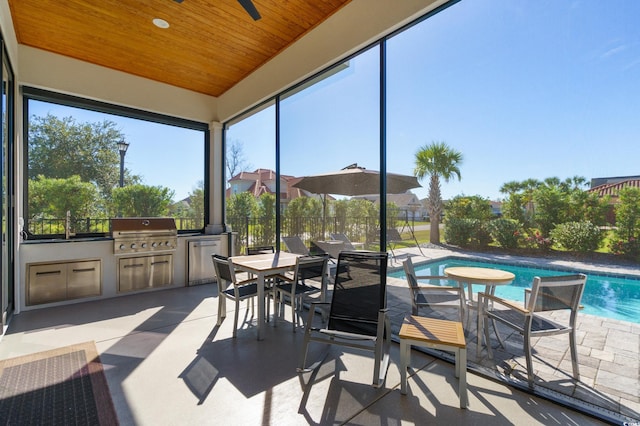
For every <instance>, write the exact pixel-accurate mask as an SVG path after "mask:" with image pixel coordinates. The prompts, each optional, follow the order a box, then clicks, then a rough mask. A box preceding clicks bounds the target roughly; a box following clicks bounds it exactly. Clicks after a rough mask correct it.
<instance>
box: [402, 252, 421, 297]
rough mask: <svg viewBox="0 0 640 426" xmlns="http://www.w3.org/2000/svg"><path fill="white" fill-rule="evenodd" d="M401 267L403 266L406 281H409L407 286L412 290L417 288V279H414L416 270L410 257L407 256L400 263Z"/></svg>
mask: <svg viewBox="0 0 640 426" xmlns="http://www.w3.org/2000/svg"><path fill="white" fill-rule="evenodd" d="M402 267H403V268H404V274H405V275H406V276H407V282H408V283H409V287H410V288H411V289H412V290H415V289H417V288H418V280H417V279H416V270H415V268H414V267H413V262H412V261H411V258H408V259H407V260H405V261H404V262H403V263H402Z"/></svg>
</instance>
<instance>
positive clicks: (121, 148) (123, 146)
mask: <svg viewBox="0 0 640 426" xmlns="http://www.w3.org/2000/svg"><path fill="white" fill-rule="evenodd" d="M128 148H129V144H128V143H126V142H125V141H124V139H120V141H119V142H118V151H120V188H122V187H123V186H124V156H125V154H126V153H127V149H128Z"/></svg>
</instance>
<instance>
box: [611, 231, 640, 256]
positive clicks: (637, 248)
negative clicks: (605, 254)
mask: <svg viewBox="0 0 640 426" xmlns="http://www.w3.org/2000/svg"><path fill="white" fill-rule="evenodd" d="M609 248H610V249H611V252H612V253H613V254H615V255H618V256H624V257H628V258H630V259H637V260H640V240H638V239H636V238H633V237H631V238H629V239H628V240H626V241H625V240H613V241H611V244H610V245H609Z"/></svg>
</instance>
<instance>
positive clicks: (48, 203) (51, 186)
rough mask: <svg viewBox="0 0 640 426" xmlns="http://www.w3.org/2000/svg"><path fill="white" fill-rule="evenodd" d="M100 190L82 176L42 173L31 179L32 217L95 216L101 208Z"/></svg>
mask: <svg viewBox="0 0 640 426" xmlns="http://www.w3.org/2000/svg"><path fill="white" fill-rule="evenodd" d="M97 200H98V191H97V189H96V187H95V186H94V185H93V184H91V183H89V182H82V181H81V179H80V176H77V175H74V176H71V177H68V178H64V179H62V178H60V179H52V178H46V177H44V176H42V175H40V176H37V177H36V178H35V179H32V180H30V181H29V204H30V209H29V215H30V219H38V218H40V219H44V218H46V219H51V218H64V217H66V213H67V211H70V212H71V214H72V215H73V217H75V218H78V217H91V216H92V215H94V214H95V213H96V210H97V204H96V203H97Z"/></svg>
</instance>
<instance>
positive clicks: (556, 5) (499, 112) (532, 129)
mask: <svg viewBox="0 0 640 426" xmlns="http://www.w3.org/2000/svg"><path fill="white" fill-rule="evenodd" d="M639 16H640V1H637V0H607V1H604V0H599V1H598V0H575V1H569V0H548V1H543V0H507V1H505V0H462V1H461V2H459V3H458V4H455V5H453V6H451V7H450V8H448V9H446V10H445V11H443V12H441V13H439V14H438V15H435V16H433V17H431V18H429V19H427V20H425V21H424V22H422V23H420V24H418V25H416V26H414V27H412V28H411V29H409V30H407V31H405V32H403V33H401V34H400V35H398V36H396V37H394V38H393V39H391V40H390V41H389V43H388V81H387V91H388V111H387V117H388V133H387V140H388V148H387V170H388V171H389V172H394V173H404V174H412V172H413V168H414V155H415V152H416V151H417V150H418V149H419V147H420V146H423V145H425V144H429V143H431V142H433V141H444V142H446V143H447V144H448V145H449V146H451V147H452V148H454V149H456V150H458V151H460V152H461V153H462V154H463V162H462V163H461V164H460V170H461V175H462V179H461V181H459V182H458V181H451V182H449V183H444V182H443V183H442V193H443V196H444V198H451V197H453V196H456V195H460V194H465V195H481V196H483V197H486V198H490V199H498V198H500V197H502V194H500V193H499V188H500V186H501V185H502V184H504V183H505V182H508V181H512V180H518V181H521V180H525V179H528V178H536V179H544V178H547V177H551V176H557V177H560V178H561V179H564V178H568V177H573V176H576V175H577V176H583V177H585V178H587V180H589V179H591V178H594V177H603V176H626V175H640V166H639V165H638V163H639V158H640V143H638V141H639V140H640V117H638V111H640V108H639V107H640V105H639V103H640V26H639V25H638V23H637V21H638V17H639ZM377 79H378V53H377V51H375V50H374V51H369V52H366V53H364V54H362V55H359V56H358V57H357V58H354V59H353V60H351V61H350V62H349V66H348V67H346V69H344V70H342V71H340V72H338V73H336V74H335V75H332V76H331V77H328V78H327V79H325V80H323V81H322V82H321V83H320V84H318V85H316V86H314V87H312V88H310V89H307V90H305V91H303V92H301V93H298V94H296V95H294V96H291V97H290V98H287V99H285V100H283V102H282V107H281V117H282V122H281V141H282V146H281V151H282V158H281V165H282V173H284V174H290V175H295V176H304V175H310V174H316V173H324V172H329V171H332V170H338V169H340V168H342V167H344V166H346V165H348V164H351V163H355V162H357V163H359V164H360V165H363V166H365V167H367V168H370V169H378V168H379V162H378V154H379V149H378V145H377V140H378V132H379V131H378V123H379V119H378V118H379V114H378V111H377V106H378V92H377V87H378V84H379V83H378V80H377ZM51 108H53V109H52V110H51V112H54V113H57V114H59V115H60V116H66V115H69V113H67V112H66V111H67V110H64V109H61V108H59V107H53V106H50V107H49V108H46V109H44V110H41V111H34V110H32V111H31V112H32V113H34V112H39V113H40V112H42V113H46V112H47V110H49V109H51ZM76 118H77V119H78V120H79V121H83V120H86V121H92V120H93V119H94V118H95V115H94V114H93V113H90V112H87V113H82V114H81V115H78V114H76ZM110 119H113V120H114V121H116V122H118V123H119V125H120V126H121V128H122V130H123V132H124V134H125V135H126V137H127V141H128V142H130V143H131V146H130V148H129V151H128V152H127V156H126V167H127V168H129V169H130V170H131V171H132V172H133V173H136V174H139V175H142V176H143V177H144V180H145V183H147V184H150V185H163V186H168V187H170V188H173V189H174V190H175V191H176V200H178V199H182V198H184V197H186V196H187V195H188V193H189V192H190V191H191V190H193V189H194V188H195V186H196V185H197V183H198V181H199V180H201V179H202V176H203V171H202V170H201V169H200V168H199V167H196V165H198V164H202V161H203V160H202V149H201V144H200V139H199V138H200V136H199V134H198V133H197V132H189V131H185V130H183V129H168V128H167V127H165V126H150V125H148V124H146V123H145V124H143V125H140V123H136V122H135V121H133V120H127V119H119V118H117V117H110ZM228 138H229V140H236V141H239V142H241V143H242V144H243V147H244V153H245V156H246V160H247V162H248V164H249V165H251V166H252V170H253V169H255V168H258V167H262V168H271V169H275V156H274V141H275V125H274V111H273V108H271V109H267V110H264V111H262V112H261V113H259V114H256V115H254V116H252V117H250V118H249V119H247V120H245V121H244V122H241V123H239V124H236V125H233V126H232V127H231V128H230V130H229V132H228ZM176 146H178V147H179V149H176ZM168 152H170V153H171V154H170V156H167V153H168ZM427 185H428V182H427V181H424V182H423V186H424V188H420V189H417V190H414V192H415V193H416V194H417V195H418V196H419V197H420V198H424V197H426V196H427V188H426V186H427Z"/></svg>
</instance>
